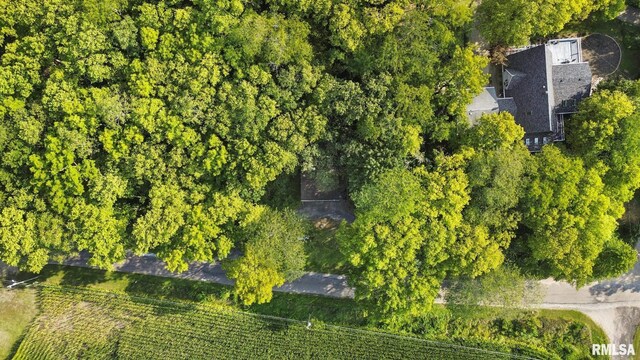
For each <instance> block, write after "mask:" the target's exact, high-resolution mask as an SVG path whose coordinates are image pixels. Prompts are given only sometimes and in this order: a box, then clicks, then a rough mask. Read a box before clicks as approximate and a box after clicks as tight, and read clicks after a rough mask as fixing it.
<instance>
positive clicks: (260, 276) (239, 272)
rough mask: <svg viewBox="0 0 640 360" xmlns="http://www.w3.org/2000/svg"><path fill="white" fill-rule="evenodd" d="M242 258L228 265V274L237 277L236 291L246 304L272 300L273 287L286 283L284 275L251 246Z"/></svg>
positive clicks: (230, 276)
mask: <svg viewBox="0 0 640 360" xmlns="http://www.w3.org/2000/svg"><path fill="white" fill-rule="evenodd" d="M245 250H246V254H245V255H244V256H243V257H242V259H239V260H235V261H233V262H231V263H230V264H229V265H228V266H227V276H229V278H231V279H235V293H236V295H237V296H238V297H239V298H240V299H241V300H242V303H243V304H244V305H251V304H254V303H256V304H263V303H265V302H269V301H271V297H272V296H273V288H274V287H275V286H281V285H282V284H284V280H285V279H284V277H283V276H282V275H281V274H279V273H278V271H277V270H276V267H275V265H274V264H272V263H270V262H268V261H266V260H264V259H260V258H258V255H257V254H255V253H254V250H253V249H252V247H251V246H248V247H247V248H246V249H245Z"/></svg>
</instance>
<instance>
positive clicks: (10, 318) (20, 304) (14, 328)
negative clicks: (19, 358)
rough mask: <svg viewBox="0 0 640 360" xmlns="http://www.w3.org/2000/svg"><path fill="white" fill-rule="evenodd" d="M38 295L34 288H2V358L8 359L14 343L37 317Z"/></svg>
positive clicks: (0, 290) (0, 324) (0, 302)
mask: <svg viewBox="0 0 640 360" xmlns="http://www.w3.org/2000/svg"><path fill="white" fill-rule="evenodd" d="M35 299H36V295H35V290H33V289H17V290H7V289H4V288H0V320H1V321H0V359H6V358H7V357H8V356H9V354H11V352H12V348H13V346H14V344H15V343H16V342H17V341H18V340H19V339H20V337H21V336H22V334H24V332H25V330H26V328H27V325H29V322H31V320H32V319H33V318H34V317H35V315H36V312H37V309H36V301H35Z"/></svg>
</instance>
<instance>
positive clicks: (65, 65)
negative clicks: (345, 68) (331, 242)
mask: <svg viewBox="0 0 640 360" xmlns="http://www.w3.org/2000/svg"><path fill="white" fill-rule="evenodd" d="M195 5H196V6H188V5H186V4H178V3H177V2H175V1H160V2H156V3H144V2H127V1H121V0H110V1H102V2H100V1H94V0H83V1H66V0H59V1H55V2H45V3H42V2H38V1H13V0H10V1H9V3H7V4H6V6H4V7H3V9H2V16H1V19H0V28H1V29H2V30H1V32H2V34H3V35H2V42H0V46H1V49H0V54H2V55H1V61H0V117H1V121H0V151H2V153H3V159H2V162H1V164H0V204H1V205H0V210H1V211H3V212H2V213H4V214H5V217H6V219H5V220H4V222H3V223H4V224H5V225H3V227H2V229H1V231H0V234H1V236H0V243H1V244H3V246H2V251H1V252H0V258H1V259H3V260H6V261H8V262H11V263H12V264H19V265H21V266H22V267H24V268H28V269H29V270H32V271H38V270H39V269H40V268H41V267H42V265H43V264H45V263H46V261H47V260H48V258H49V256H55V255H58V254H68V253H73V252H75V251H81V250H87V251H89V252H90V253H91V254H92V255H93V257H92V259H91V260H90V263H91V264H92V265H96V266H100V267H102V268H110V266H111V264H113V263H114V262H115V261H118V260H120V259H122V257H123V256H124V252H125V250H126V249H132V250H134V251H135V252H136V253H145V252H155V253H157V254H158V255H159V256H160V257H161V258H162V259H164V260H165V261H166V262H167V267H168V269H170V270H172V271H180V270H185V269H186V268H187V262H188V261H190V260H198V261H213V260H214V259H216V258H223V257H225V256H226V255H227V254H228V253H229V252H230V250H231V248H232V247H233V245H234V244H233V241H232V239H233V237H232V236H231V230H232V229H233V228H234V227H235V226H236V225H237V224H238V222H239V221H241V220H242V217H243V216H244V214H245V213H246V212H245V211H244V210H245V209H246V208H247V207H249V206H250V205H251V204H252V203H255V202H257V201H258V200H259V199H260V198H261V197H262V195H263V193H264V187H265V185H266V184H268V183H269V182H271V181H273V180H275V179H276V178H277V177H278V176H279V175H280V174H281V173H283V172H287V173H291V172H293V171H294V169H295V168H296V166H297V164H298V157H299V155H300V154H301V153H302V152H303V150H304V149H305V148H306V147H307V146H309V145H310V144H312V143H314V142H316V141H318V140H319V139H320V138H321V137H322V135H323V133H324V131H325V126H326V123H327V119H326V118H325V116H324V115H323V114H321V112H320V111H319V110H318V106H317V104H314V103H313V101H312V98H311V94H312V93H313V92H314V89H315V88H316V87H317V84H318V81H319V79H320V78H321V77H322V72H323V68H322V67H321V66H319V65H318V64H317V63H316V62H314V61H313V58H314V51H313V47H312V45H311V43H310V41H309V34H310V29H309V25H308V24H307V23H305V22H303V21H301V20H298V19H293V18H292V17H288V16H286V14H278V13H271V14H258V13H256V12H254V11H253V10H251V9H245V8H244V5H243V4H242V3H241V2H238V1H229V2H225V1H223V2H217V3H209V2H198V3H197V4H195ZM245 10H246V11H245ZM5 36H6V37H5ZM5 39H6V40H5ZM47 221H49V222H51V224H49V226H47V224H46V222H47ZM41 222H44V223H42V224H41ZM62 224H64V225H62ZM50 232H51V233H50ZM17 233H20V234H21V235H20V241H18V242H17V244H20V245H18V246H16V245H14V243H15V242H14V240H13V239H12V237H14V236H15V234H17ZM53 234H55V236H51V235H53ZM5 244H6V245H5ZM5 247H6V249H5Z"/></svg>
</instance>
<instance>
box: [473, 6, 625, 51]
mask: <svg viewBox="0 0 640 360" xmlns="http://www.w3.org/2000/svg"><path fill="white" fill-rule="evenodd" d="M623 8H624V5H623V2H622V1H620V0H577V1H567V0H535V1H525V0H516V1H511V0H488V1H482V2H481V3H480V5H479V6H478V11H477V20H478V27H479V29H480V32H481V33H482V36H483V37H484V38H485V39H486V40H487V41H488V42H489V43H491V44H500V45H525V44H527V43H528V42H529V39H530V38H531V37H533V36H548V35H551V34H555V33H557V32H559V31H560V30H562V29H563V28H564V26H565V25H566V24H567V23H569V22H570V21H572V20H584V19H586V18H587V16H589V14H591V13H593V12H596V11H599V12H600V13H601V14H603V15H604V16H606V17H608V18H614V17H615V16H617V14H618V13H619V12H620V11H621V10H622V9H623Z"/></svg>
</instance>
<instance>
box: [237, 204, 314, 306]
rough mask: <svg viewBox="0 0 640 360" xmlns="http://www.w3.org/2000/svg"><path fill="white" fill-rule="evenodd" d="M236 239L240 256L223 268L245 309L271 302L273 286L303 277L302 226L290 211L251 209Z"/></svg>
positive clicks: (303, 237) (304, 231)
mask: <svg viewBox="0 0 640 360" xmlns="http://www.w3.org/2000/svg"><path fill="white" fill-rule="evenodd" d="M244 221H245V223H244V224H243V226H242V228H241V230H240V231H239V233H238V234H237V235H236V236H237V237H239V238H240V239H241V240H242V241H243V242H244V243H245V244H244V251H243V255H242V256H241V257H240V258H238V259H235V260H232V261H230V262H229V264H227V265H226V266H227V267H228V269H229V273H228V276H229V277H230V278H231V279H234V280H235V281H236V287H235V291H236V294H237V295H238V297H240V299H242V301H243V302H244V304H245V305H250V304H252V303H254V302H256V303H259V304H261V303H264V302H268V301H269V300H271V291H272V289H273V287H274V286H280V285H282V284H283V283H284V281H285V280H286V281H291V280H295V279H297V278H298V277H300V276H301V275H302V272H303V270H304V265H305V263H306V255H305V252H304V239H305V237H306V231H307V229H306V224H305V222H304V221H303V220H302V219H301V218H300V217H299V216H298V215H297V214H296V213H295V212H293V211H292V210H290V209H285V210H282V211H279V210H271V209H268V208H266V207H256V208H254V209H253V210H252V211H251V212H250V214H249V215H248V216H247V218H246V219H245V220H244Z"/></svg>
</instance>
